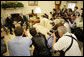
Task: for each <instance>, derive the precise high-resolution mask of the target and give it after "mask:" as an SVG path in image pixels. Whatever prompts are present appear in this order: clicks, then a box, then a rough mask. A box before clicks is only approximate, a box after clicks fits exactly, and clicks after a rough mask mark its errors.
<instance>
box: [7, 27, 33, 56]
mask: <svg viewBox="0 0 84 57" xmlns="http://www.w3.org/2000/svg"><path fill="white" fill-rule="evenodd" d="M14 32H15V35H16V37H15V38H14V39H12V40H9V41H8V49H9V56H30V55H31V54H30V45H31V44H32V41H31V39H30V38H28V37H22V33H23V29H22V27H16V28H15V31H14Z"/></svg>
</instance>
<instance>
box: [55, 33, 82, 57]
mask: <svg viewBox="0 0 84 57" xmlns="http://www.w3.org/2000/svg"><path fill="white" fill-rule="evenodd" d="M65 35H70V33H69V32H67V33H66V34H64V36H62V37H61V38H60V39H59V40H58V41H57V42H56V43H55V44H54V49H55V50H63V51H65V50H66V49H67V48H68V47H69V46H70V44H71V39H72V38H71V37H69V36H65ZM71 35H72V36H73V37H75V38H76V36H75V35H74V34H71ZM65 56H81V51H80V49H79V45H78V43H77V41H76V40H73V44H72V46H71V48H70V49H69V50H68V51H67V52H66V53H65Z"/></svg>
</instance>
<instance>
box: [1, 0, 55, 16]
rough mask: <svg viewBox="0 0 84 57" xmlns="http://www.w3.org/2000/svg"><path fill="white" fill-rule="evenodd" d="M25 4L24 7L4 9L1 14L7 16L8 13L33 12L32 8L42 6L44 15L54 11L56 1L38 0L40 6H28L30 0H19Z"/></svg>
mask: <svg viewBox="0 0 84 57" xmlns="http://www.w3.org/2000/svg"><path fill="white" fill-rule="evenodd" d="M18 2H21V3H23V4H24V7H23V8H17V9H12V10H11V9H10V10H9V9H7V10H2V11H1V15H2V16H3V17H6V16H7V14H11V13H16V12H17V13H19V12H22V13H23V14H29V13H31V10H32V9H34V10H35V8H36V7H40V8H41V11H42V13H41V14H40V15H42V14H43V13H47V14H50V11H52V9H53V8H54V7H55V3H54V1H38V6H28V1H18ZM3 12H5V16H4V15H3Z"/></svg>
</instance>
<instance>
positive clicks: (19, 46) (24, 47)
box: [1, 5, 83, 56]
mask: <svg viewBox="0 0 84 57" xmlns="http://www.w3.org/2000/svg"><path fill="white" fill-rule="evenodd" d="M77 10H78V7H77V6H75V7H74V11H73V10H72V9H71V8H69V9H67V8H66V6H65V5H64V8H63V9H62V10H60V11H59V12H57V11H56V9H53V12H50V14H51V16H52V18H51V19H50V20H51V21H53V20H56V19H57V18H58V17H60V18H62V19H64V20H65V22H64V23H59V24H55V23H54V22H53V23H51V24H52V25H53V27H52V29H51V30H50V32H48V35H49V38H46V37H45V35H43V34H42V33H41V32H38V31H37V30H36V28H34V27H32V28H30V29H29V33H30V34H31V35H32V39H30V38H29V37H28V32H27V29H28V19H27V18H26V17H25V16H24V15H22V14H20V16H19V17H18V19H13V18H12V17H11V16H10V15H9V16H8V17H7V19H6V25H5V26H6V27H8V29H10V34H13V33H12V28H14V33H15V36H16V37H15V38H14V39H12V40H9V41H8V49H9V56H82V53H83V52H81V49H83V45H82V46H81V47H80V45H79V43H80V42H82V43H83V13H82V15H80V13H79V12H78V11H77ZM82 10H83V9H82ZM42 17H44V18H47V19H49V18H48V15H47V14H44V16H42ZM16 20H17V22H20V25H21V26H17V27H15V25H14V24H13V22H14V21H16ZM24 23H26V30H25V29H24V28H22V26H23V24H24ZM2 28H3V26H2ZM3 38H4V36H3V32H1V54H2V55H3V53H5V52H6V49H7V48H6V45H5V43H4V41H3ZM32 45H33V46H34V51H33V55H31V50H30V48H31V47H32Z"/></svg>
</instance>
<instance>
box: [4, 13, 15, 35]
mask: <svg viewBox="0 0 84 57" xmlns="http://www.w3.org/2000/svg"><path fill="white" fill-rule="evenodd" d="M5 22H6V27H8V29H10V34H13V33H12V28H15V26H14V24H13V18H12V16H11V15H9V16H8V17H7V18H6V20H5Z"/></svg>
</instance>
